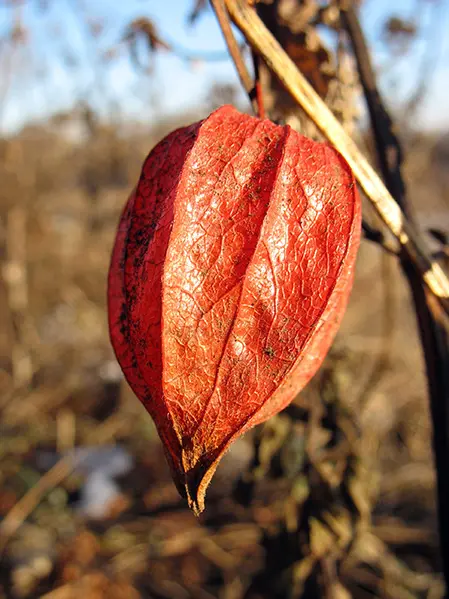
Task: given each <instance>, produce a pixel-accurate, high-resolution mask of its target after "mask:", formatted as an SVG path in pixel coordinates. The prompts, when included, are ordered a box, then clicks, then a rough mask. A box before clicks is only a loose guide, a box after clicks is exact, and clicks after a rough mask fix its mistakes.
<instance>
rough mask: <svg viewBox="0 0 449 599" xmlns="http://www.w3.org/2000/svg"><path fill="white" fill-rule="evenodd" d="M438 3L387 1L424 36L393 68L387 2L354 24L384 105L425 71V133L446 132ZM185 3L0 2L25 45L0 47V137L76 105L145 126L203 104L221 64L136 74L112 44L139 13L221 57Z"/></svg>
mask: <svg viewBox="0 0 449 599" xmlns="http://www.w3.org/2000/svg"><path fill="white" fill-rule="evenodd" d="M443 2H444V4H446V2H445V1H444V0H432V1H430V0H396V1H395V2H394V14H395V15H400V16H405V17H407V16H410V15H412V14H415V15H416V14H418V11H421V13H419V14H420V22H421V24H422V37H423V39H422V40H421V41H418V42H417V43H416V44H415V46H414V51H413V52H412V53H411V54H409V55H408V56H407V58H406V59H402V60H398V61H396V62H394V63H392V61H391V60H389V59H388V55H387V54H386V52H385V46H384V44H383V43H382V39H381V33H382V29H381V26H382V21H383V18H384V17H385V15H386V14H390V13H389V11H390V12H391V8H390V7H391V6H392V5H393V3H391V2H387V1H386V0H365V2H364V4H363V12H362V19H363V24H364V25H365V28H366V31H367V33H368V37H369V42H370V44H371V47H372V49H373V52H374V61H375V63H376V65H377V66H378V67H379V69H380V70H381V72H382V73H383V75H382V77H381V82H382V87H383V91H384V94H385V96H386V98H387V100H388V101H389V102H390V103H392V104H393V105H396V106H398V105H399V103H400V101H401V100H402V99H404V98H406V97H407V95H408V94H409V93H410V92H411V91H412V90H413V89H414V86H415V85H416V81H417V77H418V73H419V72H420V69H421V65H424V66H423V68H424V69H425V70H426V71H427V72H431V79H430V84H431V85H430V87H429V90H428V93H427V95H426V97H425V101H424V103H423V105H422V107H421V110H420V111H419V114H418V117H417V121H418V124H420V125H422V126H424V127H426V128H440V129H447V128H449V106H448V90H449V60H448V59H449V27H446V26H445V25H447V23H448V18H447V17H448V12H449V10H448V9H447V8H446V7H445V6H442V5H441V3H443ZM192 4H193V0H146V1H144V0H127V1H123V2H122V1H114V0H91V1H90V2H89V0H46V1H45V0H28V1H27V2H24V3H23V4H22V5H21V6H19V8H16V9H14V10H15V12H14V10H13V9H12V8H11V7H9V8H5V5H4V4H3V3H1V2H0V36H1V37H2V38H3V37H4V36H5V35H6V34H7V32H8V31H9V30H10V28H11V24H12V23H13V22H14V20H16V22H21V23H22V24H23V25H24V27H25V31H26V43H25V45H21V46H20V47H18V48H16V49H11V47H9V46H7V45H6V44H5V42H1V41H0V44H1V45H0V74H1V78H2V82H1V83H0V127H1V130H2V131H4V132H8V131H13V130H14V129H17V128H18V127H20V126H21V125H22V124H24V123H25V122H27V121H30V120H34V119H42V118H45V117H46V116H48V115H50V114H52V113H53V112H55V111H58V110H64V109H68V108H70V106H72V105H73V103H74V102H76V101H77V100H80V99H83V98H86V99H88V101H89V102H90V103H91V104H93V105H94V107H95V108H97V109H98V110H100V111H102V112H103V113H106V112H107V110H110V109H112V108H118V110H119V111H120V113H121V114H125V116H130V117H132V118H134V119H136V120H141V121H144V122H148V121H150V120H152V119H154V118H157V116H158V115H160V114H163V113H166V112H168V113H174V112H182V111H183V110H184V109H185V108H187V107H189V106H193V105H195V104H204V103H205V101H206V99H207V92H208V90H209V89H210V86H211V84H212V83H213V82H217V81H218V82H237V77H236V75H235V71H234V67H233V65H232V63H231V62H230V61H222V62H213V63H208V62H205V61H202V62H201V63H195V64H194V65H192V64H190V63H187V62H185V61H183V60H181V59H179V58H178V57H176V56H173V55H170V54H169V53H166V52H158V53H157V55H155V56H154V57H153V60H152V64H153V68H152V70H151V72H144V71H142V70H139V69H137V68H136V67H135V65H134V64H133V63H132V61H131V60H130V56H129V51H128V49H127V48H126V47H125V46H124V45H123V44H122V45H120V44H119V40H120V38H121V36H122V34H123V31H124V29H125V27H126V24H127V23H129V22H130V21H131V20H132V19H134V18H136V17H141V16H146V17H149V18H151V19H152V20H153V21H154V23H155V24H156V25H157V27H158V29H159V31H160V33H161V35H162V36H163V37H165V38H166V39H167V40H168V41H169V42H175V43H176V44H177V45H178V46H181V47H182V48H184V49H186V50H189V51H192V52H198V53H201V52H223V54H225V46H224V43H223V40H222V37H221V33H220V31H219V29H218V26H217V24H216V21H215V19H214V17H213V15H212V12H211V11H210V10H206V11H205V12H204V14H203V15H202V16H201V17H200V18H199V19H198V22H197V23H196V24H195V25H194V26H193V27H189V26H188V25H187V24H186V16H187V14H188V11H189V9H190V7H191V5H192ZM45 6H47V8H45ZM436 10H438V11H439V12H438V15H437V18H435V15H436V12H433V11H436ZM432 19H433V20H432ZM89 23H91V24H92V23H93V24H94V25H95V24H101V26H102V30H101V33H100V34H99V35H98V36H97V37H95V38H92V36H91V35H89V33H88V31H89ZM435 23H437V27H439V28H440V29H439V31H438V30H435V28H434V24H435ZM429 37H430V39H432V46H431V48H432V50H431V52H433V54H430V55H429V57H428V59H427V63H424V62H423V61H424V57H425V51H426V48H427V47H428V46H427V45H426V41H425V39H429ZM110 51H112V52H113V53H114V58H112V59H111V60H110V61H109V62H107V63H104V61H102V59H101V57H102V56H103V55H104V54H106V53H108V52H110ZM139 55H140V56H141V58H142V61H145V60H146V59H148V56H147V54H146V52H145V48H144V46H143V45H141V47H139ZM436 56H438V57H439V60H438V62H437V61H436Z"/></svg>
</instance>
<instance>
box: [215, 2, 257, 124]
mask: <svg viewBox="0 0 449 599" xmlns="http://www.w3.org/2000/svg"><path fill="white" fill-rule="evenodd" d="M210 1H211V4H212V7H213V9H214V11H215V14H216V15H217V20H218V23H219V25H220V28H221V31H222V32H223V37H224V38H225V41H226V45H227V46H228V50H229V54H230V55H231V58H232V60H233V61H234V64H235V68H236V69H237V73H238V76H239V77H240V81H241V82H242V85H243V87H244V89H245V91H246V93H247V94H248V97H249V99H250V101H251V104H252V106H253V109H254V113H255V114H259V105H258V101H257V93H256V90H255V87H254V81H253V79H252V77H251V75H250V74H249V71H248V69H247V68H246V65H245V61H244V59H243V56H242V53H241V51H240V47H239V45H238V43H237V40H236V39H235V37H234V34H233V32H232V27H231V21H230V19H229V15H228V12H227V10H226V4H225V1H224V0H210Z"/></svg>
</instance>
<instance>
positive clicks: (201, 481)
mask: <svg viewBox="0 0 449 599" xmlns="http://www.w3.org/2000/svg"><path fill="white" fill-rule="evenodd" d="M218 461H219V460H218V459H216V460H215V461H214V462H212V464H211V463H206V464H204V463H202V464H199V463H198V464H196V465H195V466H194V467H193V468H191V469H189V470H187V471H186V470H184V471H183V472H182V473H181V476H179V473H178V476H176V479H175V480H176V486H177V487H178V490H179V492H180V494H181V495H182V496H183V497H184V498H185V499H187V503H188V505H189V508H190V509H191V510H192V512H193V513H194V514H195V516H199V515H200V514H201V513H202V512H203V511H204V509H205V499H206V491H207V487H208V486H209V483H210V481H211V480H212V477H213V475H214V473H215V470H216V469H217V465H218Z"/></svg>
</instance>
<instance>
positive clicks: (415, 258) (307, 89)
mask: <svg viewBox="0 0 449 599" xmlns="http://www.w3.org/2000/svg"><path fill="white" fill-rule="evenodd" d="M226 6H227V8H228V11H229V14H230V15H231V18H232V19H233V21H234V23H235V24H236V25H237V26H238V27H239V28H240V30H241V31H242V32H243V34H244V35H245V37H246V39H247V40H248V42H249V43H250V44H251V46H252V48H253V49H254V50H255V51H256V52H257V53H258V54H260V56H261V57H262V58H263V60H264V61H265V63H266V64H267V66H268V67H269V68H270V69H271V70H272V71H273V73H275V75H276V76H277V77H278V78H279V80H280V81H281V82H282V84H283V85H284V86H285V88H286V89H287V91H288V92H289V93H290V94H291V96H292V97H293V98H294V99H295V100H296V101H297V102H298V104H299V105H300V106H301V107H302V109H303V110H304V111H305V112H306V114H307V115H308V116H309V118H310V119H311V120H312V121H313V122H314V123H315V124H316V126H317V127H318V128H319V129H320V130H321V131H322V133H323V134H324V135H325V136H326V137H327V139H328V140H329V141H330V142H331V143H332V144H333V145H334V146H335V148H336V149H337V150H338V151H339V152H340V153H341V154H342V155H343V156H344V158H345V159H346V161H347V162H348V164H349V165H350V167H351V168H352V170H353V172H354V174H355V176H356V178H357V180H358V182H359V184H360V186H361V187H362V189H363V190H364V192H365V193H366V195H367V196H368V198H369V199H370V201H371V202H372V204H373V205H374V207H375V209H376V210H377V212H378V214H379V215H380V217H381V218H382V220H383V221H384V223H385V224H386V225H387V227H388V228H389V230H390V231H391V232H392V233H393V235H394V236H395V237H396V238H397V239H398V241H399V242H400V244H401V245H402V247H403V248H404V252H405V255H407V256H408V257H409V258H410V259H411V261H412V262H413V264H414V266H415V268H416V269H417V271H418V272H419V273H420V274H421V277H422V278H423V280H424V281H425V283H426V284H427V285H428V287H429V289H430V290H431V291H432V292H433V294H434V295H435V296H436V297H437V298H438V301H439V303H440V304H441V305H442V307H443V308H444V310H445V312H446V313H447V314H448V315H449V281H448V279H447V277H446V275H445V274H444V272H443V270H442V269H441V267H440V266H439V265H438V264H435V263H433V262H432V260H431V258H430V257H429V254H428V251H427V249H426V248H425V247H423V244H422V241H421V239H420V238H419V236H418V235H417V234H416V232H415V231H414V228H413V227H412V226H411V225H410V223H409V222H408V220H407V219H406V218H405V216H404V213H403V212H402V210H401V209H400V207H399V206H398V204H397V203H396V202H395V200H394V199H393V197H392V195H391V194H390V193H389V191H388V190H387V189H386V188H385V185H384V183H383V182H382V180H381V178H380V177H379V176H378V175H377V173H376V172H375V170H374V169H373V167H372V166H371V165H370V164H369V162H368V161H367V159H366V158H365V157H364V156H363V154H362V153H361V152H360V150H359V149H358V147H357V145H356V144H355V143H354V142H353V141H352V139H351V138H350V137H349V136H348V134H347V133H346V132H345V130H344V129H343V127H342V126H341V125H340V123H339V122H338V121H337V119H336V118H335V117H334V115H333V114H332V112H331V111H330V110H329V108H328V107H327V106H326V104H325V103H324V102H323V101H322V100H321V98H320V97H319V96H318V94H317V93H316V92H315V91H314V89H313V88H312V86H311V85H310V84H309V83H308V81H307V80H306V79H305V77H304V76H303V75H302V74H301V73H300V72H299V71H298V69H297V67H296V66H295V64H294V63H293V61H292V60H291V59H290V58H289V57H288V56H287V54H286V53H285V52H284V50H283V48H282V46H281V45H280V44H279V43H278V42H277V40H276V39H275V38H274V37H273V35H272V34H271V33H270V32H269V31H268V29H267V28H266V27H265V25H264V23H263V22H262V20H261V19H260V18H259V16H258V15H257V13H256V11H254V10H253V9H252V8H251V7H250V6H249V5H248V3H247V1H246V0H226Z"/></svg>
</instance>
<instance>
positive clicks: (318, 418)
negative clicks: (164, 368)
mask: <svg viewBox="0 0 449 599" xmlns="http://www.w3.org/2000/svg"><path fill="white" fill-rule="evenodd" d="M189 120H191V117H189V116H187V115H186V117H185V121H186V122H187V121H189ZM77 123H78V125H77V126H78V128H81V130H82V132H83V134H82V136H81V137H80V138H79V139H77V141H76V143H75V142H74V141H70V138H69V136H68V133H67V132H68V131H69V130H70V127H71V126H70V127H69V126H68V124H67V123H63V124H62V125H61V124H59V125H56V124H48V125H46V126H45V127H42V128H37V127H36V128H29V129H27V130H25V131H23V132H22V133H21V134H20V135H19V136H17V137H15V138H12V139H4V140H1V141H0V155H1V161H0V180H1V181H2V186H1V188H0V215H1V225H0V227H1V228H0V243H1V250H0V251H1V254H0V259H1V268H2V271H1V272H2V281H3V283H2V286H1V287H0V389H1V396H0V410H1V423H0V428H1V433H2V444H1V448H0V518H2V522H1V523H0V530H1V533H2V537H1V543H0V550H1V551H2V556H1V561H0V588H1V587H3V590H2V591H1V592H0V596H1V597H12V598H18V599H19V598H22V599H28V598H31V597H46V598H48V599H50V598H51V599H59V598H61V599H69V598H72V597H73V598H75V597H76V598H77V597H80V596H84V597H85V598H86V599H88V598H89V599H93V598H97V597H98V598H102V597H108V599H114V598H117V599H118V598H121V597H123V598H124V597H127V598H128V597H129V598H131V599H133V598H134V597H155V598H159V597H161V598H162V597H163V598H165V597H167V598H170V599H178V598H179V599H184V598H185V599H188V598H195V599H196V598H198V599H203V598H204V599H210V598H213V597H216V598H219V599H243V598H245V599H257V598H261V597H270V598H271V597H273V598H276V597H279V598H281V597H282V598H284V597H285V598H287V597H300V596H304V597H321V596H324V594H322V593H321V592H320V590H319V589H320V588H322V589H323V588H325V589H327V591H326V592H328V593H332V594H329V595H328V596H329V597H331V596H332V597H337V599H340V598H341V599H344V598H345V597H351V596H352V597H355V598H357V599H358V598H360V599H364V598H365V597H366V598H368V597H373V596H375V597H385V598H392V599H393V598H394V599H402V598H404V599H406V598H407V599H408V598H415V597H416V598H418V597H419V598H421V597H428V598H429V599H430V598H432V599H433V598H438V597H442V596H443V595H442V586H441V578H440V576H439V574H438V572H439V566H438V557H437V555H438V552H437V534H436V522H435V510H434V488H433V487H434V474H433V469H432V456H431V448H430V427H429V418H428V410H427V400H426V389H425V378H424V374H423V364H422V359H421V354H420V348H419V343H418V338H417V335H416V331H415V324H414V316H413V313H412V312H411V310H410V307H409V301H408V294H407V289H406V286H405V285H404V283H403V281H402V279H401V275H400V272H399V269H398V268H397V265H396V264H395V262H394V259H393V258H392V257H390V256H386V255H384V254H382V253H381V251H380V250H379V249H378V248H377V247H374V246H372V245H369V244H367V243H363V244H362V249H361V251H360V255H359V260H358V267H357V279H356V284H355V289H354V292H353V295H352V298H351V303H350V307H349V310H348V313H347V316H346V318H345V321H344V325H343V327H342V330H341V332H340V334H339V336H338V339H337V341H336V343H335V346H334V349H333V351H332V352H331V355H330V356H329V358H328V360H327V362H326V365H325V367H324V368H323V370H322V371H321V373H320V375H319V376H318V377H316V380H314V382H313V383H312V384H311V385H310V386H309V387H308V389H307V390H306V392H305V393H304V394H303V395H302V396H301V397H300V398H299V399H298V401H297V402H296V404H295V405H296V411H295V409H294V410H293V411H290V412H289V411H287V413H286V414H284V415H281V416H279V417H278V418H276V419H273V421H271V423H269V424H268V425H267V426H265V427H263V428H262V429H260V430H259V431H258V432H257V433H256V435H255V436H254V435H249V436H248V437H247V439H245V440H243V441H241V442H238V443H237V444H236V446H235V447H234V449H233V450H231V452H230V453H229V455H228V456H227V457H226V458H225V461H224V463H223V465H222V466H221V468H220V469H219V472H218V473H217V478H216V480H215V481H214V483H213V485H212V488H211V490H210V493H209V497H208V499H209V505H208V508H207V510H206V515H205V516H204V518H202V519H201V520H197V519H195V518H194V517H193V516H192V515H191V514H190V513H189V512H188V511H187V509H186V507H185V506H184V504H183V503H182V502H181V501H180V499H179V498H178V496H177V494H176V491H175V490H174V486H173V485H172V483H171V482H170V479H169V474H168V471H167V468H166V466H165V463H164V461H163V458H162V452H161V448H160V444H159V442H158V439H157V438H156V436H155V432H154V429H153V427H152V424H151V422H150V419H149V417H145V415H144V413H143V408H142V407H141V406H140V405H139V404H138V402H137V400H136V399H135V398H134V397H133V396H132V394H131V392H130V391H129V390H128V389H127V387H126V385H125V384H123V382H122V379H121V377H120V373H119V371H118V368H117V365H116V363H115V360H114V357H113V354H112V351H111V348H110V345H109V340H108V333H107V323H106V311H105V282H106V273H107V269H108V263H109V253H110V249H111V245H112V241H113V237H114V233H115V226H116V223H117V219H118V214H119V212H120V210H121V208H122V206H123V203H124V201H125V199H126V196H127V194H128V192H129V190H130V188H131V187H132V185H133V182H134V181H135V180H136V178H137V176H138V171H139V168H140V165H141V163H142V160H143V158H144V156H145V154H146V153H147V152H148V150H149V149H150V148H151V147H152V145H154V143H155V141H156V140H157V139H158V138H160V137H161V136H162V135H163V133H165V132H166V131H164V127H163V126H159V127H158V130H157V131H152V132H143V133H136V132H135V131H134V132H133V131H131V128H130V127H129V128H127V129H123V130H122V129H120V128H117V127H102V126H99V125H97V124H95V123H92V121H90V120H89V119H88V118H86V115H85V116H84V120H81V121H77ZM166 127H167V129H166V130H168V129H169V128H172V127H173V124H169V123H167V124H166ZM433 146H434V143H433V140H431V139H427V138H426V139H421V140H415V141H414V143H410V156H409V160H408V164H407V176H408V179H409V185H410V191H411V199H412V201H413V203H414V206H415V208H416V209H417V210H418V211H419V214H420V216H422V218H423V219H425V222H426V223H427V224H430V225H439V226H441V214H443V211H444V210H445V209H446V207H447V202H448V199H449V198H448V197H447V191H446V187H445V183H444V174H443V173H442V170H441V169H440V170H438V168H437V167H436V166H435V160H434V159H433V158H432V156H433V154H432V148H433ZM446 168H447V166H446ZM445 193H446V197H444V194H445ZM432 219H434V220H432ZM423 222H424V220H423ZM443 225H444V223H443ZM446 226H447V227H449V220H448V221H446ZM337 433H338V434H337ZM253 438H255V440H256V441H258V444H257V443H256V447H258V451H257V452H256V453H257V456H256V458H257V459H256V462H254V460H253V461H252V462H250V460H251V456H252V452H253ZM110 444H119V445H122V446H124V447H125V448H126V449H127V450H128V451H129V452H130V453H131V455H132V456H133V459H134V464H133V467H132V469H131V470H130V472H128V473H127V474H126V475H123V476H122V477H121V478H120V489H121V493H120V495H119V496H118V497H116V498H115V499H114V500H113V501H112V502H111V503H110V504H109V505H108V506H107V509H106V510H105V514H104V516H103V518H102V519H100V520H98V519H97V520H94V519H89V518H87V517H84V516H81V515H80V514H79V513H78V512H77V511H76V510H74V500H75V499H76V497H77V496H78V494H79V491H80V488H81V487H82V483H83V479H82V476H80V474H79V473H77V472H76V471H75V472H74V471H73V463H71V462H70V459H65V460H62V461H60V462H58V463H57V464H56V465H55V466H54V467H53V468H52V469H50V470H48V471H47V472H44V471H42V468H41V467H40V458H39V456H40V452H42V451H44V450H50V451H54V452H56V453H57V454H58V455H59V456H62V455H64V453H65V452H66V451H67V450H71V449H72V448H74V447H86V446H97V445H102V446H107V445H110ZM242 472H244V473H245V474H244V476H243V478H239V476H240V474H241V473H242ZM305 529H307V539H304V538H302V537H301V534H302V533H301V531H304V530H305ZM298 531H300V532H299V533H298ZM335 567H337V569H338V571H334V570H333V568H335ZM319 585H321V586H319Z"/></svg>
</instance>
